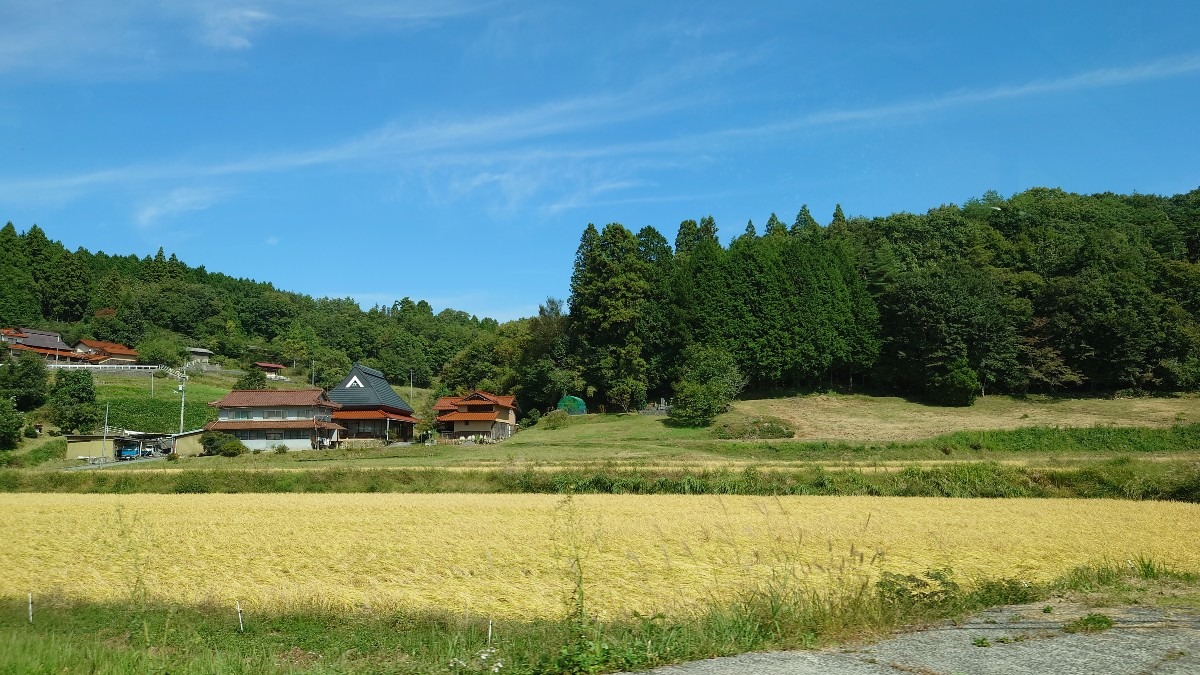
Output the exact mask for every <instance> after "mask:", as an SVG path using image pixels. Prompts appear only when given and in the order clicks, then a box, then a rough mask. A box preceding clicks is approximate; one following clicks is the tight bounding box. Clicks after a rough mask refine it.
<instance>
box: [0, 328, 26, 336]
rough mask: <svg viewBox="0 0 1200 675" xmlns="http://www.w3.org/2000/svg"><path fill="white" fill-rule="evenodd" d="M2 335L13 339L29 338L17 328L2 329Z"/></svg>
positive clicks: (0, 330)
mask: <svg viewBox="0 0 1200 675" xmlns="http://www.w3.org/2000/svg"><path fill="white" fill-rule="evenodd" d="M0 335H3V336H5V337H11V338H23V337H28V336H26V335H25V334H24V333H22V332H21V331H19V330H17V329H16V328H0Z"/></svg>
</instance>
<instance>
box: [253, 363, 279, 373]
mask: <svg viewBox="0 0 1200 675" xmlns="http://www.w3.org/2000/svg"><path fill="white" fill-rule="evenodd" d="M254 367H255V368H258V369H259V370H261V371H263V372H264V373H266V374H267V375H276V376H277V375H279V374H280V373H281V372H283V366H281V365H280V364H278V363H267V362H266V361H255V362H254Z"/></svg>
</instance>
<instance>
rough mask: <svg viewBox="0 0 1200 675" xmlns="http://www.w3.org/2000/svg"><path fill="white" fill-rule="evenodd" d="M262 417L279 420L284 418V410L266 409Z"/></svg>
mask: <svg viewBox="0 0 1200 675" xmlns="http://www.w3.org/2000/svg"><path fill="white" fill-rule="evenodd" d="M263 417H265V418H267V419H269V420H281V419H283V418H284V412H283V411H282V410H268V411H267V412H266V414H265V415H263Z"/></svg>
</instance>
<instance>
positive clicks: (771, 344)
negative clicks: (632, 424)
mask: <svg viewBox="0 0 1200 675" xmlns="http://www.w3.org/2000/svg"><path fill="white" fill-rule="evenodd" d="M0 325H28V326H34V327H42V328H52V329H56V330H60V331H61V332H62V333H63V334H64V337H66V338H67V339H68V341H70V340H71V339H75V338H79V337H93V338H96V339H102V340H112V341H117V342H122V343H125V344H130V345H135V346H138V347H139V350H140V351H142V352H143V353H146V354H156V355H157V354H164V353H165V354H167V356H168V357H170V355H171V354H178V353H179V348H180V347H183V346H203V347H207V348H209V349H212V350H213V351H215V352H216V353H217V354H218V356H219V357H221V358H222V359H224V360H226V362H228V363H230V364H233V365H237V364H242V365H244V364H246V363H248V362H250V361H258V360H271V361H279V362H282V363H285V364H291V363H293V362H295V363H297V364H298V365H300V366H302V367H303V366H304V364H306V363H308V364H312V363H314V362H315V364H316V370H317V380H318V383H320V384H325V385H329V384H331V383H332V382H335V381H336V380H337V379H338V378H340V377H341V376H342V375H344V373H345V372H346V370H347V369H348V368H349V365H350V362H351V361H356V360H361V361H363V362H365V363H367V364H369V365H372V366H374V367H377V368H380V369H381V370H383V371H384V373H385V374H386V375H387V376H388V377H389V378H391V379H392V380H393V381H395V382H401V381H404V380H407V378H408V372H409V369H410V368H411V369H412V370H413V371H414V372H415V378H416V383H417V384H418V385H422V386H425V385H428V384H429V383H430V382H438V383H440V384H441V385H442V387H444V388H447V389H450V390H454V389H462V388H467V387H480V388H484V389H490V390H493V391H508V392H514V393H516V394H517V395H518V397H519V402H520V404H521V406H522V407H523V408H524V409H525V410H531V409H534V408H546V407H547V406H551V405H553V404H554V402H555V401H556V400H557V399H558V398H559V397H560V396H561V395H562V394H563V393H576V394H582V395H583V396H584V397H585V398H586V399H587V400H588V402H589V404H590V405H591V406H592V407H593V408H597V407H599V406H601V405H603V406H606V408H607V409H609V410H626V409H633V408H637V407H640V406H641V405H643V404H644V403H645V402H646V401H647V400H648V399H649V400H655V399H657V398H658V397H670V396H671V395H672V393H673V392H674V390H675V388H676V386H677V384H678V383H679V380H680V378H681V376H682V375H683V373H684V371H685V362H686V360H687V358H688V357H687V355H688V354H689V353H691V354H695V353H697V352H695V350H689V348H692V347H696V346H703V347H704V348H705V350H704V354H705V355H706V356H705V357H704V358H706V359H712V358H714V357H713V354H714V353H715V354H717V355H718V357H720V356H726V357H729V358H731V359H732V362H733V363H736V366H737V369H738V370H739V371H740V374H741V376H742V377H744V379H745V382H746V383H747V386H748V387H749V388H750V390H754V391H761V392H770V391H786V390H795V389H800V388H822V387H829V386H837V387H844V388H855V389H866V390H869V391H878V392H892V393H900V394H903V395H908V396H915V397H920V398H923V399H926V400H930V401H932V402H937V403H945V404H957V405H962V404H969V403H970V402H971V401H972V400H974V397H975V396H977V395H980V394H986V393H992V392H1008V393H1024V392H1059V391H1061V392H1111V391H1118V390H1135V391H1179V390H1195V389H1197V388H1200V190H1194V191H1192V192H1189V193H1187V194H1182V195H1176V196H1173V197H1160V196H1153V195H1139V194H1134V195H1116V194H1110V193H1105V194H1097V195H1078V194H1072V193H1067V192H1064V191H1061V190H1056V189H1044V188H1036V189H1031V190H1028V191H1026V192H1023V193H1020V194H1017V195H1013V196H1012V197H1011V198H1008V199H1005V198H1003V197H1001V196H1000V195H998V194H995V193H990V192H989V193H986V194H985V195H983V197H981V198H978V199H970V200H968V201H967V202H966V203H965V204H964V205H962V206H955V205H946V206H940V207H938V208H934V209H931V210H929V211H928V212H927V213H924V214H910V213H896V214H892V215H889V216H886V217H880V218H862V217H851V218H847V217H846V216H845V215H844V214H843V212H842V209H841V207H840V206H839V207H838V208H837V209H836V210H835V212H834V213H833V216H832V219H831V221H830V222H829V223H828V224H827V225H821V224H819V223H818V222H817V220H816V219H815V218H814V217H813V216H812V215H811V214H810V213H809V211H808V209H807V207H802V208H801V209H800V212H799V214H798V215H797V216H796V218H795V219H794V221H793V222H792V223H790V224H785V223H784V222H783V221H781V220H780V219H779V218H777V217H776V216H775V215H774V214H772V215H771V216H770V217H769V218H768V219H767V221H766V223H765V226H764V227H763V229H762V232H761V233H760V232H759V231H758V229H757V228H756V227H755V226H754V224H753V223H748V224H747V225H746V227H745V231H744V233H742V234H740V235H738V236H737V237H735V238H733V239H732V241H730V243H729V244H728V245H727V246H724V245H722V244H721V243H720V241H719V239H718V232H717V225H716V223H715V222H714V221H713V219H712V218H711V217H709V218H704V219H702V220H700V221H698V222H697V221H693V220H685V221H683V223H681V224H680V225H679V228H678V230H677V233H676V235H675V238H674V242H673V243H672V242H669V241H668V240H667V238H666V237H665V236H664V235H663V234H662V233H660V232H659V231H657V230H655V229H654V228H652V227H645V228H643V229H641V230H640V231H638V232H636V233H634V232H631V231H629V230H628V229H626V228H624V227H623V226H621V225H618V224H610V225H607V226H605V227H604V228H602V229H597V228H596V227H594V226H592V225H589V226H588V227H587V228H586V229H585V230H584V233H583V236H582V238H581V241H580V245H579V249H578V251H577V252H576V258H575V269H574V274H573V275H572V278H571V295H570V298H569V299H568V301H567V302H566V303H564V302H562V301H560V300H557V299H554V298H549V299H547V301H546V303H545V304H544V305H542V306H541V307H540V309H539V312H538V315H537V316H534V317H529V318H526V319H521V320H518V321H512V322H507V323H505V324H502V325H501V324H498V323H497V322H496V321H494V320H491V319H479V318H477V317H474V316H471V315H469V314H467V313H465V312H461V311H456V310H450V309H447V310H444V311H442V312H439V313H437V314H435V313H434V312H433V310H432V307H430V305H429V304H428V303H426V302H424V301H420V302H413V301H412V300H410V299H408V298H405V299H402V300H399V301H397V302H396V303H394V304H393V305H392V306H391V307H373V308H371V309H370V310H367V311H363V310H362V309H361V308H360V307H359V306H358V304H357V303H356V302H355V301H354V300H352V299H349V298H345V299H329V298H319V299H314V298H311V297H308V296H305V295H301V294H297V293H289V292H285V291H280V290H278V289H276V288H274V287H273V286H272V285H271V284H269V283H261V282H255V281H250V280H246V279H234V278H231V277H228V276H226V275H223V274H219V273H212V272H208V271H206V270H205V269H204V268H203V267H199V268H192V267H188V266H187V265H186V264H184V263H183V262H181V261H180V260H179V259H178V258H177V257H176V256H175V255H174V254H172V255H170V256H169V257H168V256H165V255H164V253H163V251H161V250H160V251H159V253H158V255H156V256H154V257H145V258H140V259H139V258H137V257H136V256H124V257H122V256H112V255H107V254H105V253H102V252H101V253H89V252H88V251H86V250H84V249H79V250H76V251H75V252H70V251H68V250H66V249H65V248H64V247H63V246H62V245H61V244H60V243H58V242H55V241H52V240H49V239H48V238H47V237H46V235H45V233H44V232H42V230H41V229H40V228H38V227H37V226H33V227H31V228H30V229H29V230H28V231H26V232H23V233H18V232H17V230H16V228H15V227H13V225H12V224H11V223H10V224H9V225H7V226H6V227H4V228H3V229H2V230H0Z"/></svg>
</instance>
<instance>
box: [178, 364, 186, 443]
mask: <svg viewBox="0 0 1200 675" xmlns="http://www.w3.org/2000/svg"><path fill="white" fill-rule="evenodd" d="M185 401H187V378H186V377H181V378H179V433H181V434H182V433H183V404H184V402H185Z"/></svg>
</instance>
